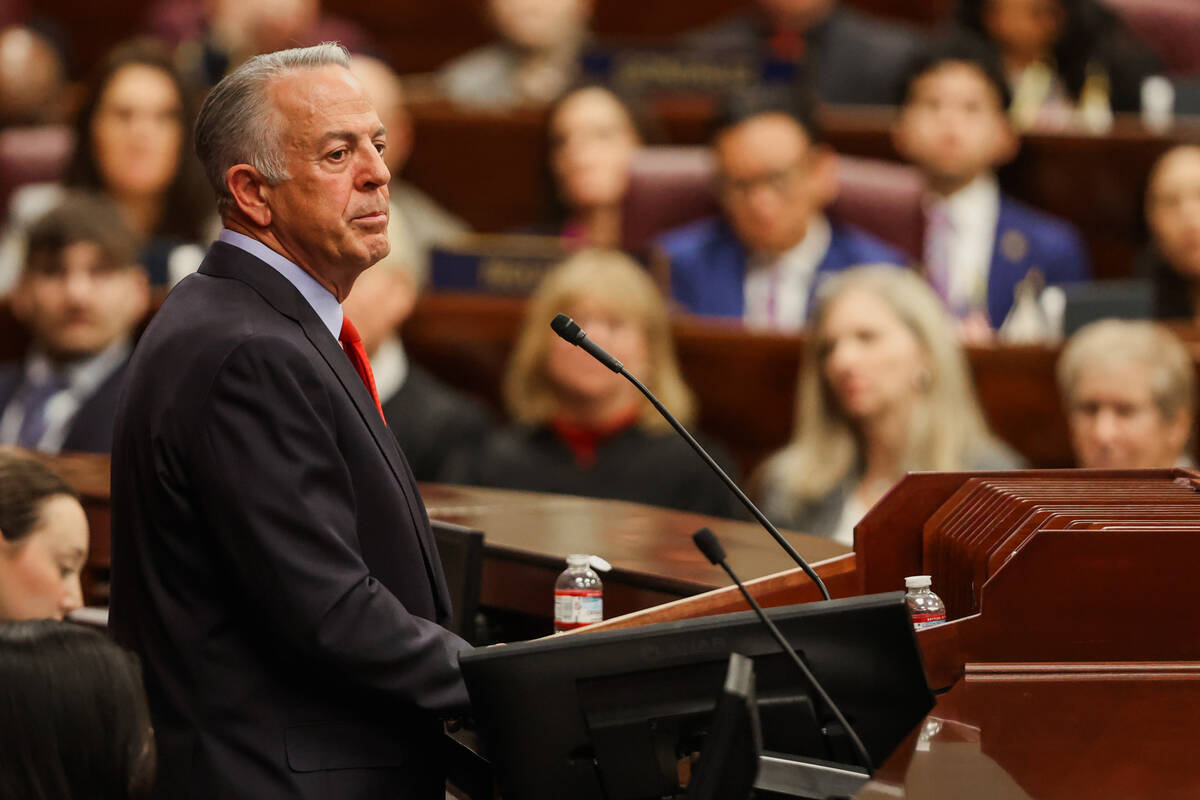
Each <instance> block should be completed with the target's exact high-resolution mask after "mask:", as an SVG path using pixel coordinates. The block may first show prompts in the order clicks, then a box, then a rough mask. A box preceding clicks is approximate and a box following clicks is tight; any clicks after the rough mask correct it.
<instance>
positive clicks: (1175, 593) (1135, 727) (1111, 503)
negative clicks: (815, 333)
mask: <svg viewBox="0 0 1200 800" xmlns="http://www.w3.org/2000/svg"><path fill="white" fill-rule="evenodd" d="M1198 489H1200V473H1197V472H1194V471H1191V470H1163V471H1145V472H1101V471H1065V470H1063V471H1057V470H1054V471H1025V472H1009V473H960V474H937V473H928V474H914V475H910V476H908V477H907V478H905V479H904V480H903V481H901V482H900V483H899V484H898V485H897V486H896V487H895V488H894V489H893V490H892V491H891V492H890V493H889V494H888V495H887V496H886V497H885V498H884V499H883V500H882V501H880V503H879V504H878V505H877V506H876V507H875V508H874V509H873V510H872V511H871V513H870V514H868V515H867V517H866V518H865V519H864V520H863V521H862V523H860V525H859V526H858V528H857V530H856V534H855V553H854V554H852V555H847V556H844V557H842V558H841V559H837V560H835V561H831V562H827V563H826V564H824V565H823V566H822V567H821V568H820V571H821V572H822V573H824V576H823V577H826V576H827V577H826V580H827V583H828V584H829V588H830V591H831V593H832V594H833V595H834V596H835V597H836V596H847V595H852V594H866V593H874V592H884V591H894V590H896V589H899V588H903V585H904V577H905V576H906V575H914V574H930V575H932V577H933V588H934V590H935V591H937V592H938V593H939V594H941V596H942V597H943V599H945V601H946V603H947V610H948V620H949V621H948V622H947V623H946V624H944V625H941V626H937V627H934V628H930V629H926V630H923V631H921V632H920V633H919V635H918V639H919V641H920V645H921V649H922V653H923V655H924V658H925V668H926V673H927V676H928V679H929V683H930V686H932V687H934V688H935V689H937V690H939V692H942V694H941V695H940V697H939V700H938V703H937V706H936V707H935V708H934V710H933V711H932V713H931V714H930V715H929V716H928V717H927V718H926V720H925V722H924V723H923V724H922V725H921V726H918V728H917V729H915V730H914V731H913V732H912V734H910V736H909V738H908V740H906V741H905V742H904V743H903V744H902V745H901V746H900V747H899V748H898V749H897V751H896V752H895V753H893V755H892V756H891V758H890V759H889V760H888V761H887V762H885V763H884V764H883V765H882V766H881V767H880V769H879V770H878V771H877V773H876V775H875V778H874V780H872V781H871V782H870V783H869V784H868V785H867V787H866V788H865V789H863V791H862V792H861V793H860V794H859V795H857V796H858V797H863V798H894V797H920V798H961V797H971V798H988V797H997V798H1001V797H1002V798H1009V797H1012V798H1027V797H1032V798H1077V797H1088V798H1106V797H1113V798H1129V797H1155V798H1164V797H1196V796H1200V763H1197V762H1196V760H1195V758H1194V755H1193V752H1194V750H1195V743H1196V742H1197V740H1198V738H1200V734H1197V732H1196V729H1197V723H1196V721H1197V720H1198V719H1200V615H1197V614H1195V613H1194V612H1193V609H1194V608H1195V606H1196V604H1197V601H1200V576H1197V574H1196V573H1197V570H1196V565H1197V564H1200V494H1197V491H1198ZM732 566H733V567H734V569H735V570H736V568H737V564H736V563H734V564H732ZM751 591H752V592H753V593H754V594H755V596H756V597H757V598H758V599H759V600H760V601H761V602H762V603H763V605H765V606H779V605H785V604H790V603H797V602H808V601H812V600H817V599H819V595H818V594H817V591H816V589H815V587H814V586H813V585H812V584H811V582H809V581H808V579H807V578H806V577H805V576H804V575H803V573H801V572H800V571H799V570H798V569H795V570H789V571H788V572H784V573H780V574H778V575H774V576H769V577H766V578H762V579H760V580H757V581H753V582H751ZM745 607H746V606H745V605H744V601H742V600H741V597H740V595H738V594H737V591H736V589H733V588H732V587H731V588H728V589H720V590H717V591H713V592H709V593H707V594H704V595H700V596H697V597H694V598H688V599H685V600H680V601H677V602H674V603H671V604H668V605H665V606H659V607H657V608H653V609H649V610H646V611H643V612H639V613H637V614H631V615H628V616H625V617H620V618H616V619H612V620H609V621H607V622H605V623H602V624H600V625H596V626H592V627H591V628H588V629H585V631H583V632H580V633H579V634H577V635H586V631H590V630H599V629H611V628H620V627H629V626H633V625H639V624H645V623H648V622H658V621H665V620H670V619H684V618H690V617H695V616H704V615H708V614H715V613H723V612H728V611H736V610H743V609H744V608H745Z"/></svg>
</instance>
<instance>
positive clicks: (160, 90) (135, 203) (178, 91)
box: [0, 39, 216, 291]
mask: <svg viewBox="0 0 1200 800" xmlns="http://www.w3.org/2000/svg"><path fill="white" fill-rule="evenodd" d="M194 118H195V112H194V109H193V103H192V98H191V96H190V94H189V92H188V90H187V88H186V87H185V85H184V83H183V81H182V79H181V78H180V76H179V73H178V72H177V71H176V69H175V67H174V65H173V64H172V62H171V58H170V54H169V53H168V52H167V50H166V48H164V47H163V46H162V45H160V44H158V43H156V42H154V41H152V40H148V39H142V40H135V41H132V42H129V43H127V44H125V45H122V46H120V47H118V48H116V49H115V50H113V51H112V53H110V54H109V56H108V58H107V59H106V60H105V61H104V63H103V64H102V65H101V66H100V68H99V69H98V70H97V71H96V72H95V73H94V74H93V77H92V79H91V81H90V83H89V84H88V87H87V89H86V92H85V97H84V103H83V107H82V109H81V110H80V112H79V115H78V117H77V118H76V121H75V153H74V155H73V156H72V158H71V161H70V163H69V164H68V166H67V171H66V176H65V178H64V180H63V184H62V185H61V186H60V185H57V184H33V185H29V186H25V187H22V188H21V189H19V190H18V191H17V192H15V193H14V194H13V197H12V201H11V204H10V207H9V220H8V227H7V230H6V233H5V238H4V241H3V243H2V244H0V291H3V290H4V289H6V288H8V286H10V285H11V284H12V278H13V277H14V276H15V274H16V272H17V269H18V267H19V265H20V264H21V263H22V262H23V260H24V233H25V229H26V228H27V227H28V225H29V224H30V223H31V222H32V221H33V220H34V219H36V218H38V217H39V216H41V215H42V214H44V213H45V212H46V211H48V210H49V209H50V208H52V207H54V206H55V205H56V204H57V203H58V201H59V200H60V199H61V197H62V193H63V187H66V188H73V189H86V190H90V191H96V192H100V193H103V194H105V195H107V196H108V197H109V198H111V199H112V200H113V201H115V202H116V203H117V205H118V206H119V207H120V209H121V211H122V213H123V215H124V217H125V221H126V222H127V224H128V225H129V226H130V227H131V228H132V229H133V231H134V232H135V233H136V234H137V235H138V237H139V238H140V239H141V246H140V253H139V255H138V258H137V261H138V262H139V263H141V265H142V266H143V267H144V268H145V269H146V272H147V274H148V276H149V278H150V282H151V284H152V285H154V286H169V285H171V284H174V283H175V282H177V281H178V280H179V279H180V278H182V277H183V276H184V275H187V274H190V273H191V272H194V271H195V270H196V268H197V267H198V266H199V265H200V261H201V260H202V259H203V257H204V252H203V250H202V249H201V247H200V246H199V245H200V244H203V243H207V242H208V241H209V240H210V239H211V238H212V234H213V232H215V230H216V218H215V211H214V204H213V199H212V192H211V191H210V190H209V189H208V186H207V183H206V182H205V180H204V177H203V175H202V173H201V172H200V166H199V163H198V162H197V161H196V157H195V155H194V154H193V152H192V145H191V142H192V122H193V120H194Z"/></svg>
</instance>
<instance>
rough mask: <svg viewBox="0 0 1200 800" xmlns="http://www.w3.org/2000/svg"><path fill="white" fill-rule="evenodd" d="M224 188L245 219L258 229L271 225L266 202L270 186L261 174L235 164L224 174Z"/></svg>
mask: <svg viewBox="0 0 1200 800" xmlns="http://www.w3.org/2000/svg"><path fill="white" fill-rule="evenodd" d="M225 186H226V187H227V188H228V189H229V193H230V194H232V195H233V202H234V205H236V206H237V207H238V209H239V210H240V211H241V212H242V213H243V214H245V215H246V217H247V219H249V220H250V221H251V222H253V223H254V224H255V225H257V226H258V227H260V228H266V227H268V226H270V224H271V206H270V203H269V202H268V198H269V194H270V188H271V187H270V186H268V185H267V181H266V179H265V178H263V176H262V173H261V172H259V171H258V170H257V169H255V168H254V167H252V166H250V165H249V164H235V165H234V166H232V167H230V168H229V169H228V171H226V173H225Z"/></svg>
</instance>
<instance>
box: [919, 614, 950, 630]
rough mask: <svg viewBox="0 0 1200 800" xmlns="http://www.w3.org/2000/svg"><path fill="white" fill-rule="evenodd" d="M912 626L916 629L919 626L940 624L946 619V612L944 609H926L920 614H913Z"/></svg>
mask: <svg viewBox="0 0 1200 800" xmlns="http://www.w3.org/2000/svg"><path fill="white" fill-rule="evenodd" d="M912 619H913V627H914V628H916V629H917V630H921V628H931V627H933V626H934V625H941V624H942V623H943V622H945V621H946V613H945V612H944V611H926V612H923V613H920V614H913V615H912Z"/></svg>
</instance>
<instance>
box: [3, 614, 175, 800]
mask: <svg viewBox="0 0 1200 800" xmlns="http://www.w3.org/2000/svg"><path fill="white" fill-rule="evenodd" d="M0 708H3V709H4V724H3V725H0V751H2V752H3V753H4V758H3V759H0V796H3V797H8V798H13V800H16V798H47V799H48V798H55V800H84V798H87V800H135V799H137V798H147V797H149V796H150V792H151V789H152V787H153V783H154V772H155V748H154V730H153V728H152V727H151V724H150V714H149V711H148V706H147V702H146V692H145V690H144V689H143V688H142V670H141V666H140V665H139V663H138V660H137V658H136V657H135V656H134V655H132V654H131V653H128V652H126V651H124V650H122V649H121V648H120V647H118V646H117V645H115V644H113V642H112V641H111V640H109V639H108V637H107V636H105V635H104V634H103V633H100V632H99V631H93V630H88V629H86V628H81V627H79V626H77V625H71V624H68V623H63V622H54V621H50V620H40V621H32V622H28V621H27V622H6V623H2V624H0Z"/></svg>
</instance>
